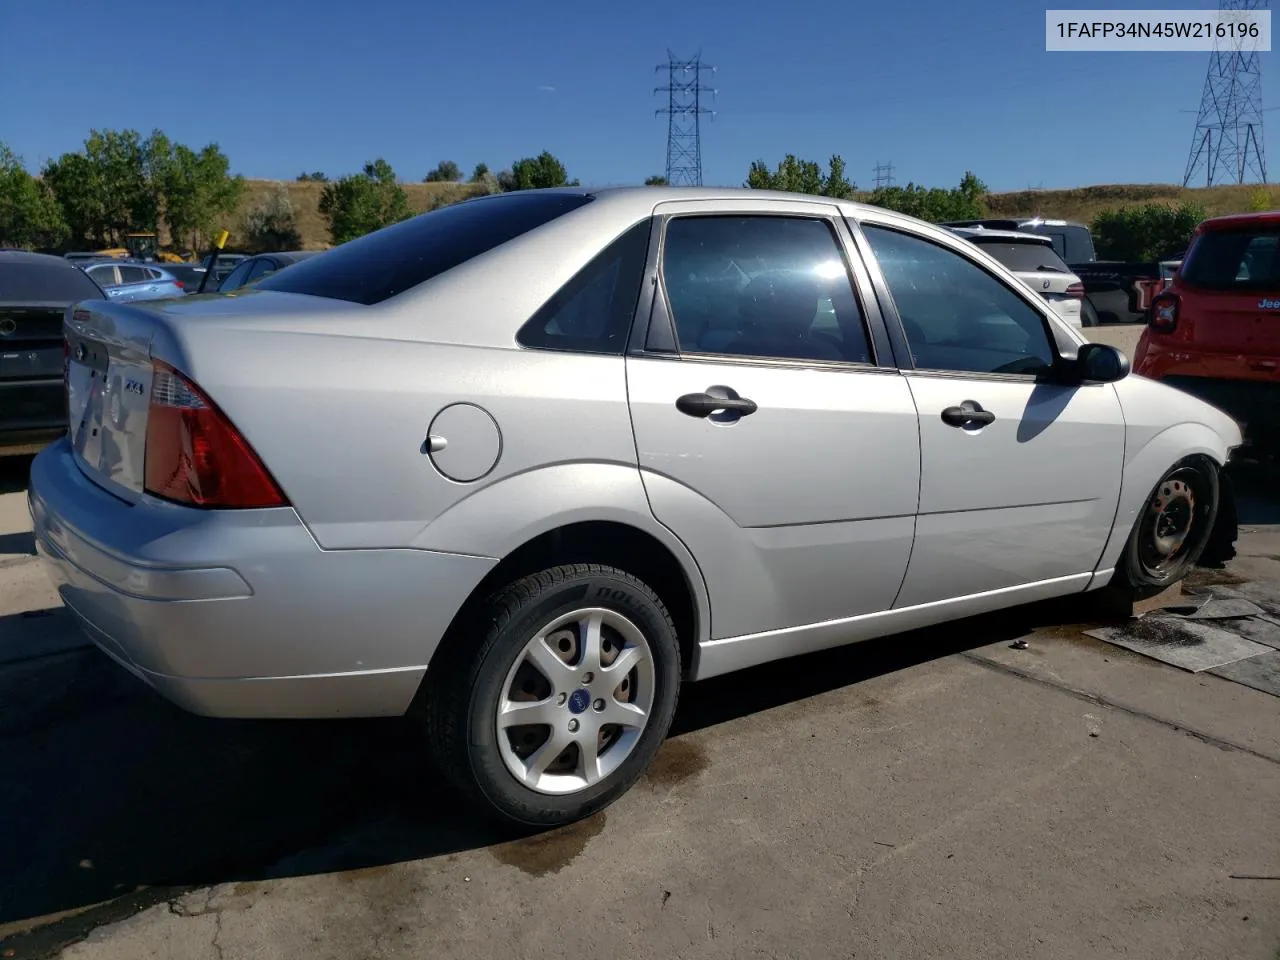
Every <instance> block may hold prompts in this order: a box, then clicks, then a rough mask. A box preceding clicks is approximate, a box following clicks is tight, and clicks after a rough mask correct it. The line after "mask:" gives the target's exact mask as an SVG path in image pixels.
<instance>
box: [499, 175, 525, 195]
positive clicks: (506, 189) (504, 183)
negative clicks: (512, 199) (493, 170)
mask: <svg viewBox="0 0 1280 960" xmlns="http://www.w3.org/2000/svg"><path fill="white" fill-rule="evenodd" d="M494 179H495V180H497V181H498V189H499V190H500V191H501V192H503V193H510V192H511V191H512V190H518V189H520V188H519V187H517V186H516V177H515V174H513V173H512V172H511V171H510V170H499V171H498V175H497V176H496V177H494Z"/></svg>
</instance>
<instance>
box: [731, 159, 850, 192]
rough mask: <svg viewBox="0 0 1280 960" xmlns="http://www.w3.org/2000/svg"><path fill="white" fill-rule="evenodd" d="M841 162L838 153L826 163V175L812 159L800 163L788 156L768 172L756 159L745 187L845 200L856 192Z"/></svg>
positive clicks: (766, 165) (764, 164)
mask: <svg viewBox="0 0 1280 960" xmlns="http://www.w3.org/2000/svg"><path fill="white" fill-rule="evenodd" d="M844 171H845V165H844V160H843V159H841V157H840V156H839V154H836V155H835V156H833V157H832V158H831V159H830V161H828V164H827V172H826V173H825V174H824V173H823V172H822V167H821V166H819V165H818V164H817V163H816V162H814V161H813V160H801V159H799V158H798V157H796V155H795V154H793V153H789V154H787V155H786V156H785V157H784V158H783V159H782V162H781V163H779V164H778V167H777V169H776V170H770V169H769V165H768V164H767V163H765V162H764V161H763V160H756V161H755V162H753V163H752V164H751V168H750V169H749V170H748V171H747V182H746V184H745V185H746V186H748V187H750V188H752V189H753V190H783V191H785V192H787V193H807V194H810V195H811V196H819V197H835V198H837V199H841V200H844V199H848V198H849V197H852V196H853V192H854V190H855V189H856V188H855V187H854V185H853V184H852V183H850V182H849V180H848V179H847V178H846V177H845V174H844Z"/></svg>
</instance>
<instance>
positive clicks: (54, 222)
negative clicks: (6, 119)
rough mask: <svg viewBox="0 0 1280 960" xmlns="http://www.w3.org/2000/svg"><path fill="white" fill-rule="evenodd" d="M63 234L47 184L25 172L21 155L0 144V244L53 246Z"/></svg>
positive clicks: (57, 210)
mask: <svg viewBox="0 0 1280 960" xmlns="http://www.w3.org/2000/svg"><path fill="white" fill-rule="evenodd" d="M66 235H67V225H66V223H65V222H64V221H63V219H62V211H61V210H60V209H59V208H58V202H57V200H56V199H55V198H54V196H53V191H52V190H50V189H49V185H48V184H47V183H45V182H44V181H43V180H37V179H36V178H35V177H33V176H32V175H31V174H30V173H28V172H27V168H26V167H25V166H23V163H22V158H21V157H19V156H18V155H17V154H16V153H14V152H13V151H12V150H10V149H9V147H8V146H7V145H5V144H4V143H0V247H22V248H24V249H28V250H29V249H32V248H45V247H56V246H58V244H60V243H61V242H62V241H63V239H64V238H65V237H66Z"/></svg>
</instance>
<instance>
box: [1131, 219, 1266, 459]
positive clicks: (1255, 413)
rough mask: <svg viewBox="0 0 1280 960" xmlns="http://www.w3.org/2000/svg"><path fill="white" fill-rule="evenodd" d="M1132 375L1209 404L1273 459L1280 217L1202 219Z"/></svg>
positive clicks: (1150, 316) (1156, 306) (1161, 298)
mask: <svg viewBox="0 0 1280 960" xmlns="http://www.w3.org/2000/svg"><path fill="white" fill-rule="evenodd" d="M1133 371H1134V372H1135V373H1138V374H1141V375H1142V376H1144V377H1150V378H1151V379H1152V380H1161V381H1163V382H1165V383H1167V384H1169V385H1170V386H1173V387H1178V388H1180V389H1182V390H1185V391H1186V392H1187V393H1191V394H1195V395H1196V396H1197V397H1200V398H1201V399H1202V400H1206V401H1208V402H1209V403H1212V404H1213V405H1214V406H1216V407H1218V408H1219V409H1221V410H1223V411H1225V412H1226V413H1228V414H1230V415H1231V416H1232V417H1234V418H1235V419H1236V420H1237V421H1239V423H1240V425H1241V428H1242V429H1243V431H1244V434H1245V440H1246V443H1248V444H1249V445H1250V446H1253V447H1254V448H1255V449H1256V450H1257V452H1258V453H1260V454H1263V455H1264V456H1267V457H1274V456H1275V455H1276V453H1277V452H1278V451H1280V212H1271V213H1249V214H1239V215H1236V216H1229V217H1216V218H1214V219H1212V220H1206V221H1205V222H1204V223H1202V224H1200V226H1198V227H1196V230H1195V233H1194V235H1193V236H1192V240H1191V246H1190V247H1188V248H1187V253H1186V256H1185V257H1184V258H1183V261H1182V266H1181V267H1179V268H1178V270H1177V272H1176V273H1175V274H1174V276H1173V282H1172V283H1171V284H1170V285H1169V286H1168V287H1167V288H1166V289H1165V290H1164V291H1163V292H1161V293H1160V294H1159V295H1158V296H1157V297H1155V298H1154V299H1153V300H1152V302H1151V307H1150V309H1149V311H1148V313H1147V327H1146V329H1145V330H1143V331H1142V337H1141V339H1139V341H1138V349H1137V351H1136V355H1135V357H1134V362H1133Z"/></svg>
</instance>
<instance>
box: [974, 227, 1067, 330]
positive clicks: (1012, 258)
mask: <svg viewBox="0 0 1280 960" xmlns="http://www.w3.org/2000/svg"><path fill="white" fill-rule="evenodd" d="M950 229H951V231H952V232H953V233H957V234H959V235H960V236H962V237H964V238H965V239H966V240H968V241H969V242H970V243H974V244H976V245H978V246H979V247H981V248H982V249H983V251H984V252H986V253H987V254H989V255H990V256H992V257H994V258H995V259H996V260H998V261H1000V263H1002V264H1003V265H1004V266H1005V267H1006V268H1007V269H1008V270H1009V271H1010V272H1011V273H1013V274H1014V275H1015V276H1016V277H1017V278H1018V279H1019V280H1021V281H1022V282H1023V283H1025V284H1026V285H1027V286H1029V287H1030V288H1031V289H1032V290H1034V291H1035V292H1036V293H1038V294H1040V296H1042V297H1044V298H1045V300H1047V301H1049V306H1050V307H1052V308H1053V312H1054V313H1056V314H1057V315H1058V316H1059V317H1061V318H1062V319H1063V320H1065V321H1066V322H1067V323H1069V324H1071V325H1072V326H1073V327H1080V326H1081V325H1082V324H1081V318H1080V306H1081V303H1082V302H1083V301H1084V284H1083V283H1081V282H1080V278H1079V277H1077V276H1076V275H1075V274H1074V273H1072V272H1071V268H1070V267H1068V266H1067V264H1066V262H1065V261H1064V260H1063V259H1062V258H1061V257H1060V256H1058V255H1057V253H1055V252H1054V249H1053V241H1052V240H1051V239H1050V238H1049V237H1046V236H1042V235H1040V234H1036V233H1020V232H1017V231H1013V230H987V229H985V228H984V227H951V228H950Z"/></svg>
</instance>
